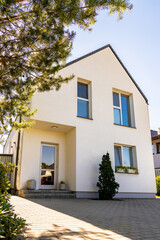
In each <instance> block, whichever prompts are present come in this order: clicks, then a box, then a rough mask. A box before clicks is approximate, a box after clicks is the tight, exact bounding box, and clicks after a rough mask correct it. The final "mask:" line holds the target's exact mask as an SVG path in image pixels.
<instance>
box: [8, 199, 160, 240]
mask: <svg viewBox="0 0 160 240" xmlns="http://www.w3.org/2000/svg"><path fill="white" fill-rule="evenodd" d="M11 204H13V205H14V209H15V212H16V213H17V214H18V215H19V216H21V217H23V218H25V219H26V221H27V224H28V226H27V228H26V231H25V233H24V238H25V239H45V240H49V239H61V240H63V239H70V240H72V239H78V240H79V239H85V240H92V239H93V240H99V239H109V240H113V239H117V240H122V239H123V240H127V239H133V240H140V239H150V240H152V239H154V240H159V239H160V216H159V213H160V199H125V200H114V201H98V200H89V199H34V200H33V199H32V200H27V199H23V198H20V197H16V196H12V198H11Z"/></svg>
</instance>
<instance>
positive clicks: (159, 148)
mask: <svg viewBox="0 0 160 240" xmlns="http://www.w3.org/2000/svg"><path fill="white" fill-rule="evenodd" d="M157 153H160V143H157Z"/></svg>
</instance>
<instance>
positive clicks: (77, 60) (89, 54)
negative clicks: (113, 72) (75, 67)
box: [64, 44, 148, 104]
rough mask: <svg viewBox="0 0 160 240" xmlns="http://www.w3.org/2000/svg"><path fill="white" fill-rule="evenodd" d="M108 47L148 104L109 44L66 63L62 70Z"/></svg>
mask: <svg viewBox="0 0 160 240" xmlns="http://www.w3.org/2000/svg"><path fill="white" fill-rule="evenodd" d="M108 47H109V48H110V49H111V51H112V52H113V54H114V56H115V57H116V58H117V60H118V61H119V63H120V64H121V66H122V67H123V69H124V70H125V71H126V73H127V74H128V76H129V77H130V79H131V80H132V82H133V83H134V85H135V86H136V88H137V89H138V91H139V92H140V93H141V95H142V96H143V98H144V99H145V101H146V103H147V104H148V99H147V97H146V96H145V94H144V93H143V92H142V90H141V89H140V87H139V86H138V84H137V83H136V82H135V80H134V79H133V77H132V76H131V74H130V73H129V72H128V70H127V69H126V67H125V66H124V64H123V63H122V61H121V60H120V58H119V57H118V55H117V54H116V52H115V51H114V49H113V48H112V46H111V45H110V44H107V45H105V46H103V47H101V48H98V49H96V50H95V51H92V52H90V53H88V54H86V55H84V56H82V57H79V58H77V59H75V60H73V61H71V62H69V63H67V64H66V65H65V66H64V68H65V67H68V66H69V65H71V64H74V63H76V62H79V61H81V60H83V59H84V58H87V57H89V56H91V55H93V54H95V53H97V52H100V51H102V50H103V49H105V48H108Z"/></svg>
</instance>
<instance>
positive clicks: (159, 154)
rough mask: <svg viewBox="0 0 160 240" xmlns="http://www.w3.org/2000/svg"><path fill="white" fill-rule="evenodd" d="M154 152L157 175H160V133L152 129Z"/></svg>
mask: <svg viewBox="0 0 160 240" xmlns="http://www.w3.org/2000/svg"><path fill="white" fill-rule="evenodd" d="M151 137H152V152H153V160H154V168H155V174H156V176H160V135H159V134H158V132H156V131H153V130H151Z"/></svg>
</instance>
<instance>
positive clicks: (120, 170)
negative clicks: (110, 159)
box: [116, 166, 127, 173]
mask: <svg viewBox="0 0 160 240" xmlns="http://www.w3.org/2000/svg"><path fill="white" fill-rule="evenodd" d="M116 172H117V173H126V172H127V168H126V167H123V166H116Z"/></svg>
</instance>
